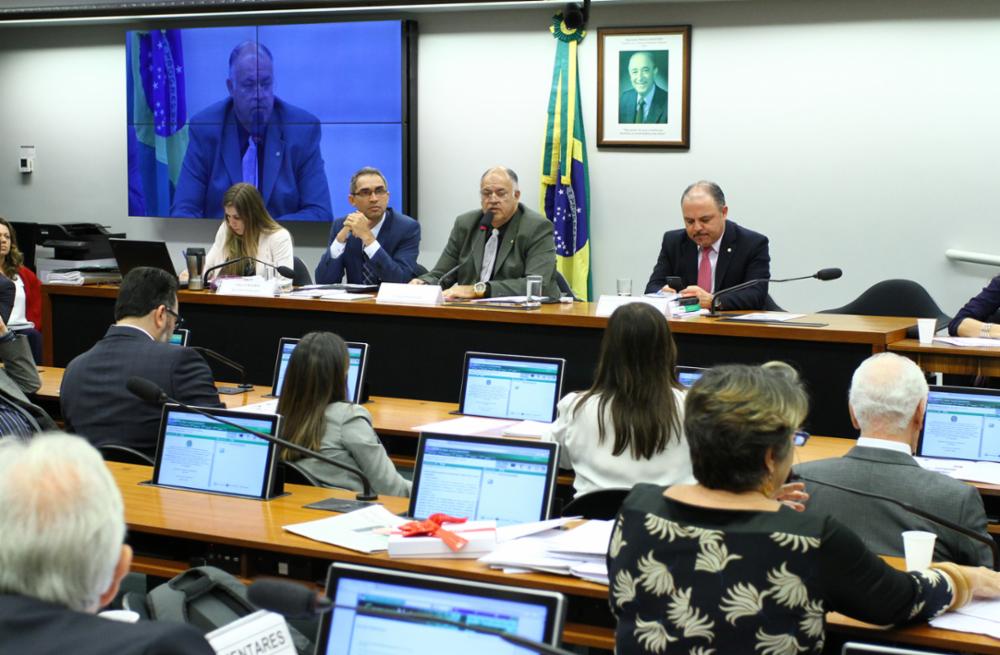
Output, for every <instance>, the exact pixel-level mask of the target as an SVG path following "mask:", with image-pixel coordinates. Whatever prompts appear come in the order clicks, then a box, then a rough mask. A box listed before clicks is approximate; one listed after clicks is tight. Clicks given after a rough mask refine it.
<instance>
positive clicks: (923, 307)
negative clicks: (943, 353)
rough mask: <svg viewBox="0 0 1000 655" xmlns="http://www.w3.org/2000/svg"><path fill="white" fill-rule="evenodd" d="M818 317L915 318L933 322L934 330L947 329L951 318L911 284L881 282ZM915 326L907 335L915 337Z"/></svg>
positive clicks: (928, 295)
mask: <svg viewBox="0 0 1000 655" xmlns="http://www.w3.org/2000/svg"><path fill="white" fill-rule="evenodd" d="M819 313H820V314H860V315H862V316H914V317H916V318H936V319H937V328H938V329H941V328H942V327H943V326H946V325H948V323H949V322H950V321H951V317H950V316H948V315H947V314H945V313H944V312H943V311H941V308H940V307H938V304H937V303H936V302H934V299H933V298H931V294H929V293H927V289H925V288H923V287H922V286H920V285H919V284H917V283H916V282H914V281H913V280H882V281H881V282H879V283H878V284H875V285H873V286H871V287H869V288H868V289H867V290H866V291H865V292H864V293H862V294H861V295H860V296H858V297H857V298H855V299H854V300H852V301H851V302H849V303H847V304H846V305H844V306H843V307H837V308H835V309H824V310H823V311H821V312H819ZM916 331H917V328H916V326H914V327H913V328H911V329H910V330H908V331H907V334H908V335H909V334H910V332H912V333H913V334H912V335H911V336H915V335H916Z"/></svg>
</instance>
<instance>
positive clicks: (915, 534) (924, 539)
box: [903, 530, 937, 571]
mask: <svg viewBox="0 0 1000 655" xmlns="http://www.w3.org/2000/svg"><path fill="white" fill-rule="evenodd" d="M935 539H937V535H936V534H934V533H933V532H924V531H923V530H907V531H906V532H904V533H903V552H904V553H906V570H907V571H922V570H924V569H927V568H930V566H931V558H932V557H933V556H934V540H935Z"/></svg>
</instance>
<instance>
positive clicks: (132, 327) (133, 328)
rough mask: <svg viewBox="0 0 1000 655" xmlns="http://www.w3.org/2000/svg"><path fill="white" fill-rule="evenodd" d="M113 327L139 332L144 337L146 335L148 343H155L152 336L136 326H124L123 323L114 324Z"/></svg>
mask: <svg viewBox="0 0 1000 655" xmlns="http://www.w3.org/2000/svg"><path fill="white" fill-rule="evenodd" d="M115 327H121V328H128V329H130V330H138V331H139V332H142V333H143V334H145V335H146V336H147V337H149V339H150V341H156V339H154V338H153V335H152V334H150V333H149V332H146V331H145V330H143V329H142V328H141V327H139V326H138V325H127V324H125V323H116V324H115Z"/></svg>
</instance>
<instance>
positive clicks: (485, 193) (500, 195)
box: [479, 189, 510, 200]
mask: <svg viewBox="0 0 1000 655" xmlns="http://www.w3.org/2000/svg"><path fill="white" fill-rule="evenodd" d="M479 195H481V196H482V197H483V200H489V199H490V198H492V197H493V196H496V197H497V200H503V199H504V198H506V197H507V196H509V195H510V192H509V191H507V189H497V190H495V191H490V190H489V189H482V190H481V191H480V192H479Z"/></svg>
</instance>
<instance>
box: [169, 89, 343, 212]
mask: <svg viewBox="0 0 1000 655" xmlns="http://www.w3.org/2000/svg"><path fill="white" fill-rule="evenodd" d="M188 129H189V134H190V141H189V142H188V147H187V152H186V153H185V155H184V164H183V166H182V167H181V173H180V176H179V177H178V179H177V189H176V191H175V192H174V203H173V207H172V209H171V212H170V213H171V215H172V216H188V217H194V218H202V217H204V218H221V217H222V215H223V211H222V196H223V194H225V193H226V191H227V190H228V189H229V187H231V186H232V185H233V184H235V183H237V182H242V181H243V156H242V154H241V153H240V137H239V129H238V128H237V125H236V114H235V113H234V112H233V101H232V99H227V100H223V101H222V102H217V103H215V104H214V105H211V106H209V107H208V108H206V109H204V110H203V111H201V112H199V113H198V114H196V115H195V116H194V117H193V118H191V120H190V121H188ZM319 140H320V128H319V120H318V119H317V118H316V117H315V116H313V115H312V114H310V113H309V112H307V111H306V110H304V109H299V108H298V107H296V106H294V105H290V104H288V103H287V102H283V101H282V100H279V99H277V98H275V99H274V111H273V112H272V113H271V120H270V122H269V123H268V125H267V134H266V135H265V136H264V141H263V143H262V147H261V150H260V152H259V153H258V155H257V156H258V158H259V159H261V160H262V161H263V162H264V166H263V170H262V175H263V177H262V178H261V181H260V193H261V195H262V196H263V197H264V204H265V205H266V206H267V210H268V211H269V212H270V213H271V216H273V217H274V218H276V219H278V220H298V221H328V220H330V219H331V218H332V216H333V211H332V210H331V209H330V188H329V186H328V185H327V181H326V169H325V167H324V165H323V156H322V155H321V154H320V150H319Z"/></svg>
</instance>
